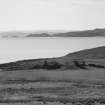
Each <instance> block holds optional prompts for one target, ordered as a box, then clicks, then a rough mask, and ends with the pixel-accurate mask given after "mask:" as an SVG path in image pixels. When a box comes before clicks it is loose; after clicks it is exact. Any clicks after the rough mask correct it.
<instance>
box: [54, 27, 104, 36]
mask: <svg viewBox="0 0 105 105" xmlns="http://www.w3.org/2000/svg"><path fill="white" fill-rule="evenodd" d="M54 36H56V37H57V36H59V37H96V36H105V29H94V30H86V31H73V32H66V33H58V34H55V35H54Z"/></svg>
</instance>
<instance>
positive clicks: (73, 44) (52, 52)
mask: <svg viewBox="0 0 105 105" xmlns="http://www.w3.org/2000/svg"><path fill="white" fill-rule="evenodd" d="M99 46H105V37H33V38H0V63H7V62H14V61H18V60H26V59H39V58H52V57H60V56H64V55H66V54H68V53H72V52H76V51H80V50H84V49H90V48H94V47H99Z"/></svg>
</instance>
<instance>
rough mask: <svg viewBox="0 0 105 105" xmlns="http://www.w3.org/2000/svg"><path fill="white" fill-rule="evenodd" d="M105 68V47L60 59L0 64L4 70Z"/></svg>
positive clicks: (79, 52)
mask: <svg viewBox="0 0 105 105" xmlns="http://www.w3.org/2000/svg"><path fill="white" fill-rule="evenodd" d="M89 67H97V68H105V46H103V47H97V48H93V49H86V50H82V51H78V52H74V53H71V54H68V55H66V56H63V57H59V58H46V59H32V60H23V61H17V62H11V63H5V64H0V69H2V70H32V69H36V70H38V69H46V70H57V69H59V70H62V69H63V70H66V69H79V68H81V69H88V68H89Z"/></svg>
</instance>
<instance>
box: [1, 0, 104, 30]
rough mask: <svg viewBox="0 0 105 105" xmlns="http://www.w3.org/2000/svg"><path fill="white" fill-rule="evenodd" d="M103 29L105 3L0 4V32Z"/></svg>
mask: <svg viewBox="0 0 105 105" xmlns="http://www.w3.org/2000/svg"><path fill="white" fill-rule="evenodd" d="M104 27H105V0H0V31H4V30H84V29H93V28H104Z"/></svg>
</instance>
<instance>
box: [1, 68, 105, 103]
mask: <svg viewBox="0 0 105 105" xmlns="http://www.w3.org/2000/svg"><path fill="white" fill-rule="evenodd" d="M4 77H6V78H4ZM62 104H68V105H76V104H81V105H93V104H95V105H97V104H105V70H104V69H94V70H88V71H86V70H75V71H74V70H62V71H61V70H58V71H55V70H54V71H47V70H44V71H43V70H39V71H37V70H26V71H22V72H20V71H1V72H0V105H62Z"/></svg>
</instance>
